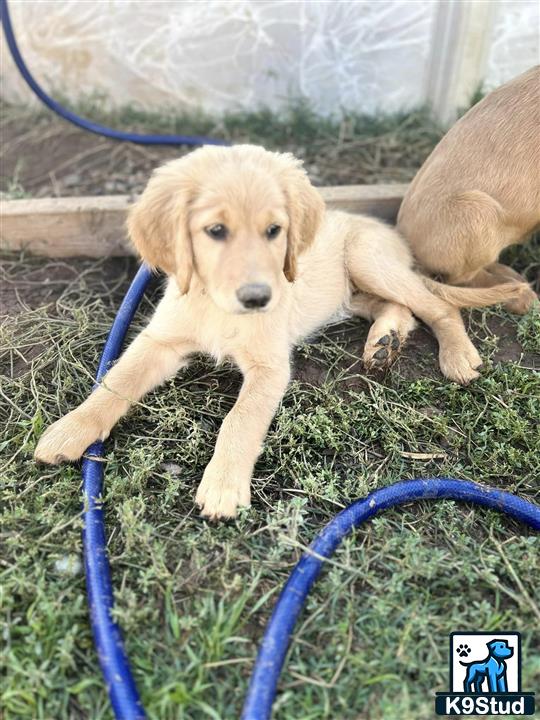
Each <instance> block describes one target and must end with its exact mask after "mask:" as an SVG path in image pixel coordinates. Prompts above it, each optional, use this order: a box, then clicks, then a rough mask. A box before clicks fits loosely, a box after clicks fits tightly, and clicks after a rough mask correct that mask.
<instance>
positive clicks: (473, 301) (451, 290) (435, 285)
mask: <svg viewBox="0 0 540 720" xmlns="http://www.w3.org/2000/svg"><path fill="white" fill-rule="evenodd" d="M422 280H423V282H424V285H425V286H426V287H427V288H428V290H430V291H431V292H432V293H433V294H434V295H436V296H437V297H440V298H441V300H446V302H447V303H449V304H450V305H453V306H454V307H457V308H466V307H486V306H488V305H496V304H497V303H502V302H509V301H510V300H516V299H517V298H520V297H521V295H522V293H523V291H524V290H525V288H527V287H528V286H527V284H526V283H519V282H516V283H513V282H509V283H501V284H500V285H493V286H492V287H487V288H467V287H457V286H456V285H445V284H444V283H440V282H437V281H436V280H432V279H431V278H428V277H425V276H422Z"/></svg>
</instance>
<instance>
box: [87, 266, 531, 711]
mask: <svg viewBox="0 0 540 720" xmlns="http://www.w3.org/2000/svg"><path fill="white" fill-rule="evenodd" d="M150 278H151V271H150V270H149V269H148V268H147V267H146V266H145V265H143V266H142V267H141V268H140V270H139V271H138V273H137V275H136V276H135V278H134V280H133V282H132V283H131V286H130V288H129V290H128V291H127V293H126V296H125V298H124V300H123V302H122V305H121V306H120V310H119V311H118V315H117V316H116V318H115V320H114V323H113V326H112V328H111V331H110V333H109V337H108V338H107V342H106V343H105V348H104V350H103V354H102V357H101V360H100V363H99V368H98V372H97V381H98V382H99V381H100V380H101V379H102V378H103V376H104V375H105V373H106V372H107V369H108V367H109V365H110V364H111V363H112V362H114V360H116V358H117V357H118V356H119V354H120V351H121V347H122V343H123V341H124V338H125V336H126V333H127V330H128V328H129V325H130V323H131V320H132V318H133V315H134V314H135V311H136V310H137V307H138V305H139V303H140V301H141V298H142V296H143V294H144V291H145V289H146V287H147V285H148V282H149V280H150ZM85 455H86V456H87V457H86V458H85V459H84V461H83V467H82V475H83V493H84V501H85V509H84V516H83V519H84V531H83V546H84V547H83V551H84V561H85V568H86V584H87V592H88V602H89V606H90V618H91V624H92V632H93V634H94V641H95V645H96V648H97V652H98V656H99V662H100V665H101V670H102V672H103V677H104V678H105V682H106V684H107V689H108V691H109V695H110V698H111V704H112V706H113V710H114V713H115V717H116V718H117V720H139V719H140V718H145V717H146V715H145V713H144V710H143V708H142V705H141V701H140V699H139V695H138V693H137V689H136V687H135V682H134V680H133V676H132V674H131V669H130V666H129V661H128V659H127V656H126V653H125V650H124V647H123V643H122V637H121V632H120V628H119V627H118V625H117V623H115V622H114V620H113V619H112V615H111V611H112V608H113V604H114V599H113V591H112V583H111V577H110V568H109V562H108V558H107V550H106V539H105V527H104V521H103V503H102V501H101V496H102V491H103V461H102V458H103V443H102V442H97V443H94V444H93V445H92V446H91V447H90V448H88V450H87V452H86V453H85ZM89 456H90V457H89ZM93 457H95V458H96V459H92V458H93ZM429 499H448V500H462V501H466V502H471V503H474V504H476V505H484V506H485V507H488V508H492V509H494V510H499V511H500V512H503V513H505V514H506V515H509V516H510V517H513V518H514V519H516V520H519V521H521V522H523V523H525V524H526V525H529V526H530V527H531V528H533V529H534V530H540V507H539V506H538V505H535V504H534V503H532V502H527V501H526V500H523V499H522V498H519V497H518V496H516V495H513V494H512V493H507V492H503V491H502V490H497V489H495V488H489V487H485V486H483V485H479V484H478V483H474V482H469V481H466V480H455V479H453V478H432V479H427V480H404V481H402V482H397V483H395V484H394V485H390V486H389V487H385V488H381V489H380V490H375V491H374V492H372V493H370V494H369V495H368V496H367V497H366V498H364V499H362V500H357V501H356V502H355V503H353V504H352V505H350V506H349V507H348V508H346V509H345V510H343V511H342V512H340V513H339V515H337V516H336V517H335V518H334V519H333V520H332V521H331V522H330V523H328V525H327V526H326V527H325V528H324V529H323V531H322V532H321V533H320V534H319V535H318V536H317V537H316V538H315V540H314V541H313V543H312V544H311V545H310V547H309V549H308V550H307V551H306V552H305V553H304V555H302V557H301V559H300V561H299V562H298V564H297V565H296V567H295V569H294V570H293V572H292V574H291V576H290V577H289V580H288V581H287V583H286V584H285V587H284V588H283V590H282V592H281V595H280V597H279V599H278V601H277V603H276V606H275V609H274V612H273V613H272V616H271V618H270V620H269V622H268V625H267V627H266V631H265V634H264V637H263V640H262V643H261V646H260V650H259V653H258V656H257V660H256V662H255V667H254V669H253V673H252V676H251V681H250V685H249V690H248V694H247V697H246V701H245V704H244V709H243V711H242V720H267V718H270V716H271V712H272V703H273V701H274V698H275V695H276V689H277V683H278V680H279V676H280V673H281V670H282V668H283V664H284V661H285V656H286V653H287V648H288V645H289V640H290V637H291V634H292V632H293V629H294V626H295V624H296V620H297V618H298V615H299V614H300V611H301V610H302V607H303V605H304V602H305V600H306V597H307V595H308V593H309V591H310V589H311V587H312V585H313V583H314V582H315V580H316V579H317V576H318V575H319V573H320V571H321V569H322V567H323V564H324V560H325V559H326V558H329V557H330V556H331V555H332V554H333V553H334V551H335V550H336V548H337V547H338V545H339V544H340V543H341V541H342V540H343V538H344V537H345V536H346V535H347V534H348V533H349V532H350V531H351V530H352V529H353V528H355V527H359V526H360V525H361V524H362V523H363V522H364V521H366V520H368V519H369V518H371V517H373V516H374V515H376V514H377V513H378V512H380V511H381V510H385V509H386V508H390V507H394V506H396V505H402V504H404V503H409V502H414V501H418V500H429Z"/></svg>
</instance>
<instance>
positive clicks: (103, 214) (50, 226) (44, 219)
mask: <svg viewBox="0 0 540 720" xmlns="http://www.w3.org/2000/svg"><path fill="white" fill-rule="evenodd" d="M406 189H407V186H406V185H344V186H335V187H324V188H320V192H321V194H322V196H323V198H324V200H325V201H326V203H327V205H328V207H329V208H332V209H335V210H346V211H348V212H356V213H367V214H368V215H375V216H377V217H380V218H382V219H384V220H387V221H389V222H394V221H395V219H396V215H397V212H398V209H399V206H400V204H401V201H402V199H403V195H404V193H405V190H406ZM131 201H132V198H130V197H129V196H128V195H101V196H96V197H64V198H39V199H35V200H3V201H2V202H1V203H0V247H1V248H2V250H25V251H26V252H30V253H32V254H35V255H45V256H47V257H76V256H87V257H103V256H115V255H116V256H118V255H131V254H133V252H134V251H133V249H132V247H131V245H130V242H129V240H128V238H127V235H126V231H125V219H126V211H127V208H128V206H129V204H130V202H131Z"/></svg>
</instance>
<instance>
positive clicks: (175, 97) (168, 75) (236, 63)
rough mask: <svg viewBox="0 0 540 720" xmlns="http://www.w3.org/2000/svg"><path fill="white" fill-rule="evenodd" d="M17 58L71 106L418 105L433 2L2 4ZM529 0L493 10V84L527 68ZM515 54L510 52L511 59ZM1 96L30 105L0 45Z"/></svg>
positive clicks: (507, 0)
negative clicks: (102, 96) (104, 99)
mask: <svg viewBox="0 0 540 720" xmlns="http://www.w3.org/2000/svg"><path fill="white" fill-rule="evenodd" d="M9 6H10V9H11V15H12V21H13V25H14V29H15V33H16V36H17V38H18V41H19V44H20V48H21V51H22V54H23V57H24V58H25V59H26V62H27V64H28V66H29V68H30V70H31V72H33V73H34V75H35V76H36V78H37V80H38V81H40V82H41V83H43V85H44V87H45V88H46V89H49V90H50V91H52V92H54V91H58V90H61V91H63V92H64V93H65V94H66V95H67V96H68V97H69V98H70V99H73V100H76V98H77V96H79V95H81V94H85V93H89V92H91V91H95V90H99V91H102V92H104V93H106V94H107V95H108V96H109V97H110V99H111V101H113V102H115V103H117V104H123V103H128V102H136V103H137V104H139V105H140V106H142V107H145V108H148V109H150V108H153V109H155V108H159V107H163V106H164V105H168V106H172V107H175V108H177V109H178V108H186V107H202V108H203V109H205V110H207V111H210V112H220V111H223V110H234V109H238V108H242V109H252V108H254V107H256V106H257V105H260V104H265V105H269V106H271V107H274V108H278V107H279V106H281V105H283V104H284V103H286V102H287V101H288V99H289V98H298V97H305V98H307V99H309V100H310V101H311V103H312V104H313V105H314V107H315V108H316V109H317V110H319V111H321V112H323V113H331V112H334V111H339V110H340V109H341V108H345V109H354V110H359V111H362V112H367V113H374V112H376V111H377V110H385V111H388V112H390V111H394V110H399V109H402V108H410V107H414V106H417V105H419V104H421V103H422V102H423V101H424V100H425V98H426V88H427V85H428V74H429V57H430V44H431V33H432V28H433V21H434V16H435V12H436V10H437V2H436V1H435V0H433V1H430V0H366V1H364V0H354V1H350V2H337V1H330V2H326V1H322V2H316V1H315V0H299V1H298V2H290V1H289V0H278V1H276V0H259V1H258V2H256V1H254V0H208V1H205V0H196V1H194V0H186V1H180V0H175V1H173V0H165V1H159V2H156V1H155V0H100V1H93V2H89V1H88V0H45V1H43V0H41V1H39V0H23V1H21V0H10V2H9ZM532 6H535V7H536V17H537V16H538V6H537V2H536V0H534V1H533V2H530V1H529V0H503V1H502V2H498V3H497V20H496V23H495V28H496V33H495V35H494V39H493V46H492V51H491V52H490V56H489V66H488V79H489V81H490V82H491V83H492V84H495V85H497V84H499V83H500V82H501V81H503V80H506V79H508V78H509V77H511V76H513V75H515V74H517V72H519V71H520V70H521V69H522V68H524V67H526V66H530V65H532V64H533V63H534V62H535V61H536V59H535V52H536V55H537V54H538V36H537V35H536V38H535V37H534V31H533V30H532V25H533V21H532V18H533V16H534V10H533V8H532ZM516 48H519V50H518V51H516ZM1 57H2V68H1V87H0V91H1V94H2V96H3V97H5V98H7V99H8V100H10V101H23V102H28V101H29V100H30V91H29V90H28V89H27V88H26V87H25V86H24V83H23V82H22V80H21V79H20V78H19V77H18V74H17V72H16V71H15V69H14V67H13V65H12V62H11V60H10V58H8V53H7V49H6V47H5V43H4V41H3V39H2V48H1Z"/></svg>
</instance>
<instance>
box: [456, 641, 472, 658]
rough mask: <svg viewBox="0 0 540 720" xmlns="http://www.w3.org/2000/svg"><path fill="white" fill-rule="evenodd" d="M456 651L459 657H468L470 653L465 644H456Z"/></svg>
mask: <svg viewBox="0 0 540 720" xmlns="http://www.w3.org/2000/svg"><path fill="white" fill-rule="evenodd" d="M456 652H457V654H458V655H459V657H469V655H470V654H471V648H470V647H469V646H468V645H466V644H463V645H458V646H457V648H456Z"/></svg>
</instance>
